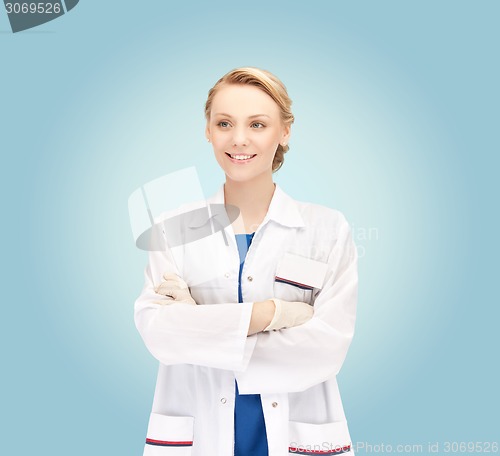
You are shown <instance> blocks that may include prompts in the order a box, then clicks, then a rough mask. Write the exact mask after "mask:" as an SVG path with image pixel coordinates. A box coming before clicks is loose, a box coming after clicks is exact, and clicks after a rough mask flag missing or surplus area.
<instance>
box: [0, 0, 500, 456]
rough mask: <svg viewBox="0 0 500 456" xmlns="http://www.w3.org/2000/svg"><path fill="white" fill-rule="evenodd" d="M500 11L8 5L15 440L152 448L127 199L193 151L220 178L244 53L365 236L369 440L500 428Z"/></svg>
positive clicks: (7, 265)
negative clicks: (231, 82) (25, 15)
mask: <svg viewBox="0 0 500 456" xmlns="http://www.w3.org/2000/svg"><path fill="white" fill-rule="evenodd" d="M499 13H500V3H499V2H497V1H485V0H479V1H475V2H472V1H460V0H454V1H428V0H425V1H423V0H419V1H404V2H402V1H388V0H381V1H349V2H348V1H324V2H320V1H308V2H305V1H303V2H296V1H271V2H264V3H263V2H237V3H235V2H203V3H202V2H193V1H186V2H183V3H182V4H181V2H175V3H174V2H162V1H160V0H157V1H152V0H149V1H142V2H124V1H117V0H114V1H107V2H102V1H93V0H86V1H84V0H82V1H81V2H80V3H79V4H78V5H77V7H76V8H75V9H74V10H72V11H71V12H69V13H68V14H66V15H64V16H62V17H61V18H59V19H57V20H55V21H52V22H49V23H47V24H44V25H42V26H40V27H38V28H35V29H32V30H29V31H26V32H21V33H18V34H13V33H12V32H11V31H10V27H9V23H8V19H7V15H6V14H5V12H1V11H0V56H1V63H0V68H1V74H0V82H1V89H0V90H1V97H0V107H1V109H0V121H1V122H0V152H1V158H2V167H1V175H2V179H1V186H2V188H1V198H2V200H1V204H2V209H3V211H2V214H3V215H2V224H1V230H2V239H3V242H4V245H3V249H2V250H3V252H2V274H1V277H2V290H3V292H4V298H3V299H2V303H3V306H2V308H3V312H2V322H3V324H2V331H1V337H2V364H3V368H2V377H1V382H2V389H1V390H2V402H1V403H2V412H3V413H2V415H3V420H2V421H3V426H2V434H3V435H4V436H5V437H2V443H1V444H0V445H1V449H0V453H2V454H10V455H12V454H31V453H32V452H33V454H37V455H55V454H72V455H75V456H77V455H88V454H106V455H112V454H120V455H139V454H142V453H141V452H142V447H143V442H144V438H145V431H146V426H147V419H148V415H149V411H150V407H151V402H152V397H153V390H154V385H155V380H156V369H157V362H156V361H155V360H154V359H153V357H152V356H151V355H150V354H149V353H148V352H147V350H146V349H145V347H144V346H143V344H142V341H141V339H140V336H139V335H138V333H137V331H136V329H135V327H134V323H133V303H134V300H135V298H136V297H137V296H138V294H139V292H140V290H141V287H142V284H143V268H144V267H145V264H146V254H145V253H144V252H142V251H139V250H138V249H136V248H135V246H134V242H133V238H132V234H131V229H130V224H129V219H128V209H127V199H128V197H129V195H130V194H131V193H132V191H134V190H135V189H136V188H137V187H139V186H140V185H141V184H144V183H146V182H148V181H150V180H152V179H154V178H156V177H159V176H162V175H164V174H167V173H168V172H170V171H173V170H176V169H180V168H184V167H188V166H192V165H194V166H196V167H197V170H198V173H199V176H200V180H201V183H202V186H203V189H204V191H205V193H206V195H210V194H211V193H213V191H215V190H216V189H217V187H218V186H219V185H220V183H222V181H223V175H222V173H221V171H220V170H219V168H218V166H217V164H216V161H215V159H214V158H213V157H212V152H211V148H210V145H209V144H207V143H206V141H205V138H204V134H203V129H204V118H203V104H204V102H205V99H206V95H207V92H208V89H209V88H210V87H211V86H212V85H213V84H214V83H215V81H216V80H217V79H218V78H219V77H220V76H222V75H223V74H224V73H226V72H227V71H229V70H230V69H232V68H234V67H237V66H247V65H251V66H258V67H261V68H266V69H268V70H270V71H272V72H274V73H275V74H277V75H278V76H279V77H280V78H281V79H282V80H283V81H284V82H285V84H286V85H287V88H288V90H289V93H290V95H291V97H292V99H293V100H294V105H293V106H294V113H295V116H296V122H295V124H294V127H293V136H292V139H291V143H290V146H291V149H290V152H289V153H288V154H287V156H286V163H285V165H284V167H283V168H282V170H280V171H279V172H278V173H277V175H276V181H277V182H278V183H279V184H280V185H281V186H282V187H283V188H284V189H285V190H286V191H287V192H288V193H290V194H291V195H292V196H294V197H296V198H297V199H300V200H306V201H314V202H317V203H321V204H325V205H327V206H330V207H335V208H337V209H339V210H341V211H342V212H343V213H344V214H345V215H346V217H347V218H348V220H349V221H350V223H351V224H352V225H353V229H354V231H353V232H354V235H355V240H356V243H357V244H358V246H359V252H360V261H359V270H360V290H359V307H358V309H359V310H358V320H357V328H356V330H357V332H356V336H355V338H354V341H353V343H352V346H351V349H350V351H349V354H348V357H347V360H346V362H345V364H344V367H343V370H342V372H341V374H340V375H339V384H340V389H341V393H342V397H343V401H344V407H345V411H346V415H347V417H348V420H349V424H350V431H351V437H352V440H353V442H354V445H355V448H356V445H358V447H357V449H358V451H357V453H358V454H368V452H367V451H364V450H363V449H362V448H361V447H360V446H359V445H361V444H362V443H363V442H366V443H367V444H372V445H382V444H383V445H393V453H394V452H395V445H397V444H422V445H424V452H423V453H422V454H424V453H426V452H427V451H426V446H427V444H428V442H439V445H440V447H439V448H440V453H443V451H444V442H447V441H448V442H457V441H458V442H460V441H465V442H469V441H474V442H475V441H480V442H484V441H495V440H496V441H499V440H500V433H499V431H498V429H499V418H498V408H499V407H498V406H499V394H498V384H499V382H500V378H499V369H498V346H499V339H498V324H499V323H498V322H499V317H500V313H499V310H498V303H499V297H498V292H497V287H496V282H498V271H499V268H498V253H499V249H498V228H499V223H498V222H499V217H498V195H499V189H498V184H497V183H496V181H497V178H498V176H497V175H498V164H499V160H498V153H499V144H498V127H499V115H498V108H499V91H498V81H499V80H500V75H499V63H498V42H499V33H498V17H499ZM495 359H496V360H497V361H495ZM298 368H300V366H298ZM374 451H375V450H372V451H371V452H374ZM379 454H388V453H387V452H384V451H381V450H380V448H379ZM208 456H209V455H208Z"/></svg>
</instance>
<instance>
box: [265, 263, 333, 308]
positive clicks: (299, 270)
mask: <svg viewBox="0 0 500 456" xmlns="http://www.w3.org/2000/svg"><path fill="white" fill-rule="evenodd" d="M326 271H327V264H326V263H322V262H321V261H317V260H312V259H310V258H306V257H302V256H300V255H296V254H293V253H286V254H285V255H284V256H283V258H282V259H281V260H280V262H279V263H278V266H277V268H276V274H275V277H274V297H275V298H278V299H283V300H285V301H300V302H307V303H308V304H314V299H315V298H316V295H317V293H318V292H319V291H320V290H321V288H322V287H323V282H324V280H325V275H326Z"/></svg>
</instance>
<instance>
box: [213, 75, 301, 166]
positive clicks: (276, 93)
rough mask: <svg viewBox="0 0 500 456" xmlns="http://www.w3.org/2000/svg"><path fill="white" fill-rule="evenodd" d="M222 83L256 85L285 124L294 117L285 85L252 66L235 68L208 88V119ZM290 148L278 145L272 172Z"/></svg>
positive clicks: (288, 124) (280, 164)
mask: <svg viewBox="0 0 500 456" xmlns="http://www.w3.org/2000/svg"><path fill="white" fill-rule="evenodd" d="M223 84H248V85H252V86H255V87H257V88H258V89H260V90H262V91H263V92H264V93H266V94H267V95H269V96H270V97H271V98H272V99H273V100H274V101H275V103H276V104H277V105H278V107H279V110H280V116H281V121H282V122H283V124H284V125H285V126H290V125H291V124H292V123H293V121H294V117H293V114H292V111H291V105H292V100H291V99H290V97H289V96H288V92H287V91H286V87H285V85H284V84H283V83H282V82H281V81H280V80H279V79H278V78H277V77H276V76H274V74H272V73H270V72H269V71H266V70H261V69H260V68H254V67H243V68H235V69H234V70H231V71H230V72H229V73H226V74H225V75H224V76H222V78H220V79H219V80H218V81H217V82H216V83H215V85H214V86H213V87H212V88H211V89H210V90H209V92H208V98H207V101H206V103H205V118H206V120H207V121H209V120H210V110H211V108H212V101H213V99H214V96H215V94H216V93H217V91H218V90H219V89H220V87H221V86H222V85H223ZM289 149H290V148H289V147H288V145H286V146H282V145H281V144H279V145H278V148H277V149H276V153H275V155H274V160H273V173H274V172H276V171H278V169H280V168H281V166H282V165H283V162H284V161H285V153H286V152H287V151H288V150H289Z"/></svg>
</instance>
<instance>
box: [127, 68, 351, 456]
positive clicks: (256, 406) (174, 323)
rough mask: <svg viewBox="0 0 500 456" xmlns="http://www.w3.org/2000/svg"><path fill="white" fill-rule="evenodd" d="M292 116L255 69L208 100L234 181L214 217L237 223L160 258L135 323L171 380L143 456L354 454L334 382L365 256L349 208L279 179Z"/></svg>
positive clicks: (279, 90) (213, 137)
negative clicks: (233, 213) (291, 192)
mask: <svg viewBox="0 0 500 456" xmlns="http://www.w3.org/2000/svg"><path fill="white" fill-rule="evenodd" d="M290 106H291V100H290V98H289V97H288V94H287V91H286V88H285V86H284V85H283V84H282V83H281V81H279V79H277V78H276V77H275V76H274V75H272V74H271V73H269V72H267V71H264V70H260V69H257V68H239V69H236V70H233V71H231V72H229V73H228V74H226V75H225V76H224V77H222V78H221V79H220V80H219V81H218V82H217V83H216V84H215V86H214V87H213V88H212V89H211V90H210V92H209V96H208V99H207V102H206V106H205V116H206V121H207V123H206V129H205V134H206V137H207V139H208V141H210V142H211V143H212V146H213V150H214V154H215V158H216V160H217V162H218V164H219V166H220V167H221V168H222V170H223V171H224V173H225V183H224V185H223V186H222V187H221V189H220V190H219V192H218V193H217V195H215V196H214V197H213V198H210V199H209V200H208V201H207V207H212V206H213V205H223V207H226V208H227V210H228V212H229V207H230V206H236V207H237V208H238V209H239V216H238V217H237V218H236V219H235V220H234V221H233V222H232V223H229V224H227V226H226V225H224V226H226V227H225V228H224V234H225V236H223V237H220V236H217V235H214V236H211V235H208V236H206V237H205V238H203V236H201V237H199V238H197V239H199V241H197V242H196V243H191V244H187V245H184V246H181V247H180V248H176V249H173V248H169V247H168V246H167V247H166V248H165V249H164V250H163V251H155V252H150V254H149V255H150V256H149V265H148V268H147V269H146V283H145V286H144V289H143V291H142V293H141V295H140V297H139V298H138V299H137V301H136V304H135V321H136V325H137V328H138V330H139V332H140V333H141V335H142V337H143V339H144V342H145V344H146V346H147V347H148V349H149V350H150V352H151V353H152V354H153V355H154V356H155V357H156V358H157V359H158V360H159V361H160V371H159V375H158V380H157V387H156V392H155V398H154V403H153V410H152V413H151V417H150V421H149V427H148V435H147V439H146V445H145V450H144V454H145V455H169V454H172V455H173V454H176V455H196V456H201V455H203V456H205V455H217V456H233V455H235V456H284V455H286V454H289V453H294V454H311V453H310V451H309V450H308V448H318V447H319V446H320V445H322V444H323V442H329V448H328V449H326V450H325V451H321V454H323V455H334V454H340V453H349V454H352V448H351V440H350V436H349V431H348V427H347V423H346V419H345V416H344V411H343V407H342V402H341V398H340V394H339V390H338V386H337V381H336V375H337V373H338V372H339V370H340V368H341V366H342V363H343V361H344V358H345V356H346V353H347V350H348V347H349V345H350V342H351V339H352V336H353V333H354V322H355V310H356V300H357V253H356V248H355V245H354V242H353V239H352V235H351V230H350V227H349V224H348V223H347V221H346V219H345V217H344V216H343V215H342V214H341V213H340V212H339V211H337V210H335V209H329V208H326V207H323V206H319V205H315V204H309V203H301V202H298V201H294V200H293V199H292V198H291V197H289V196H288V195H287V194H286V193H285V192H284V191H283V190H281V189H280V188H279V187H278V186H277V185H276V184H275V183H274V182H273V178H272V176H273V172H275V171H277V170H278V169H279V168H280V167H281V165H282V164H283V160H284V154H285V152H286V151H287V150H288V141H289V139H290V134H291V124H292V123H293V120H294V118H293V114H292V113H291V110H290ZM213 219H214V217H209V218H208V219H207V220H206V221H202V222H201V223H197V226H196V227H193V226H192V225H189V226H186V227H181V231H182V230H186V231H189V230H191V231H192V230H194V229H199V230H202V229H204V228H206V226H208V227H209V226H210V225H211V224H212V223H213V222H214V220H213ZM191 231H190V232H191ZM228 240H230V241H231V242H227V241H228ZM167 241H168V240H167ZM207 271H209V274H207ZM158 284H159V285H158ZM299 366H300V368H299ZM315 454H316V453H315Z"/></svg>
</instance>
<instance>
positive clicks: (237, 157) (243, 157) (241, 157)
mask: <svg viewBox="0 0 500 456" xmlns="http://www.w3.org/2000/svg"><path fill="white" fill-rule="evenodd" d="M231 158H234V159H235V160H248V159H249V158H252V155H231Z"/></svg>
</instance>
